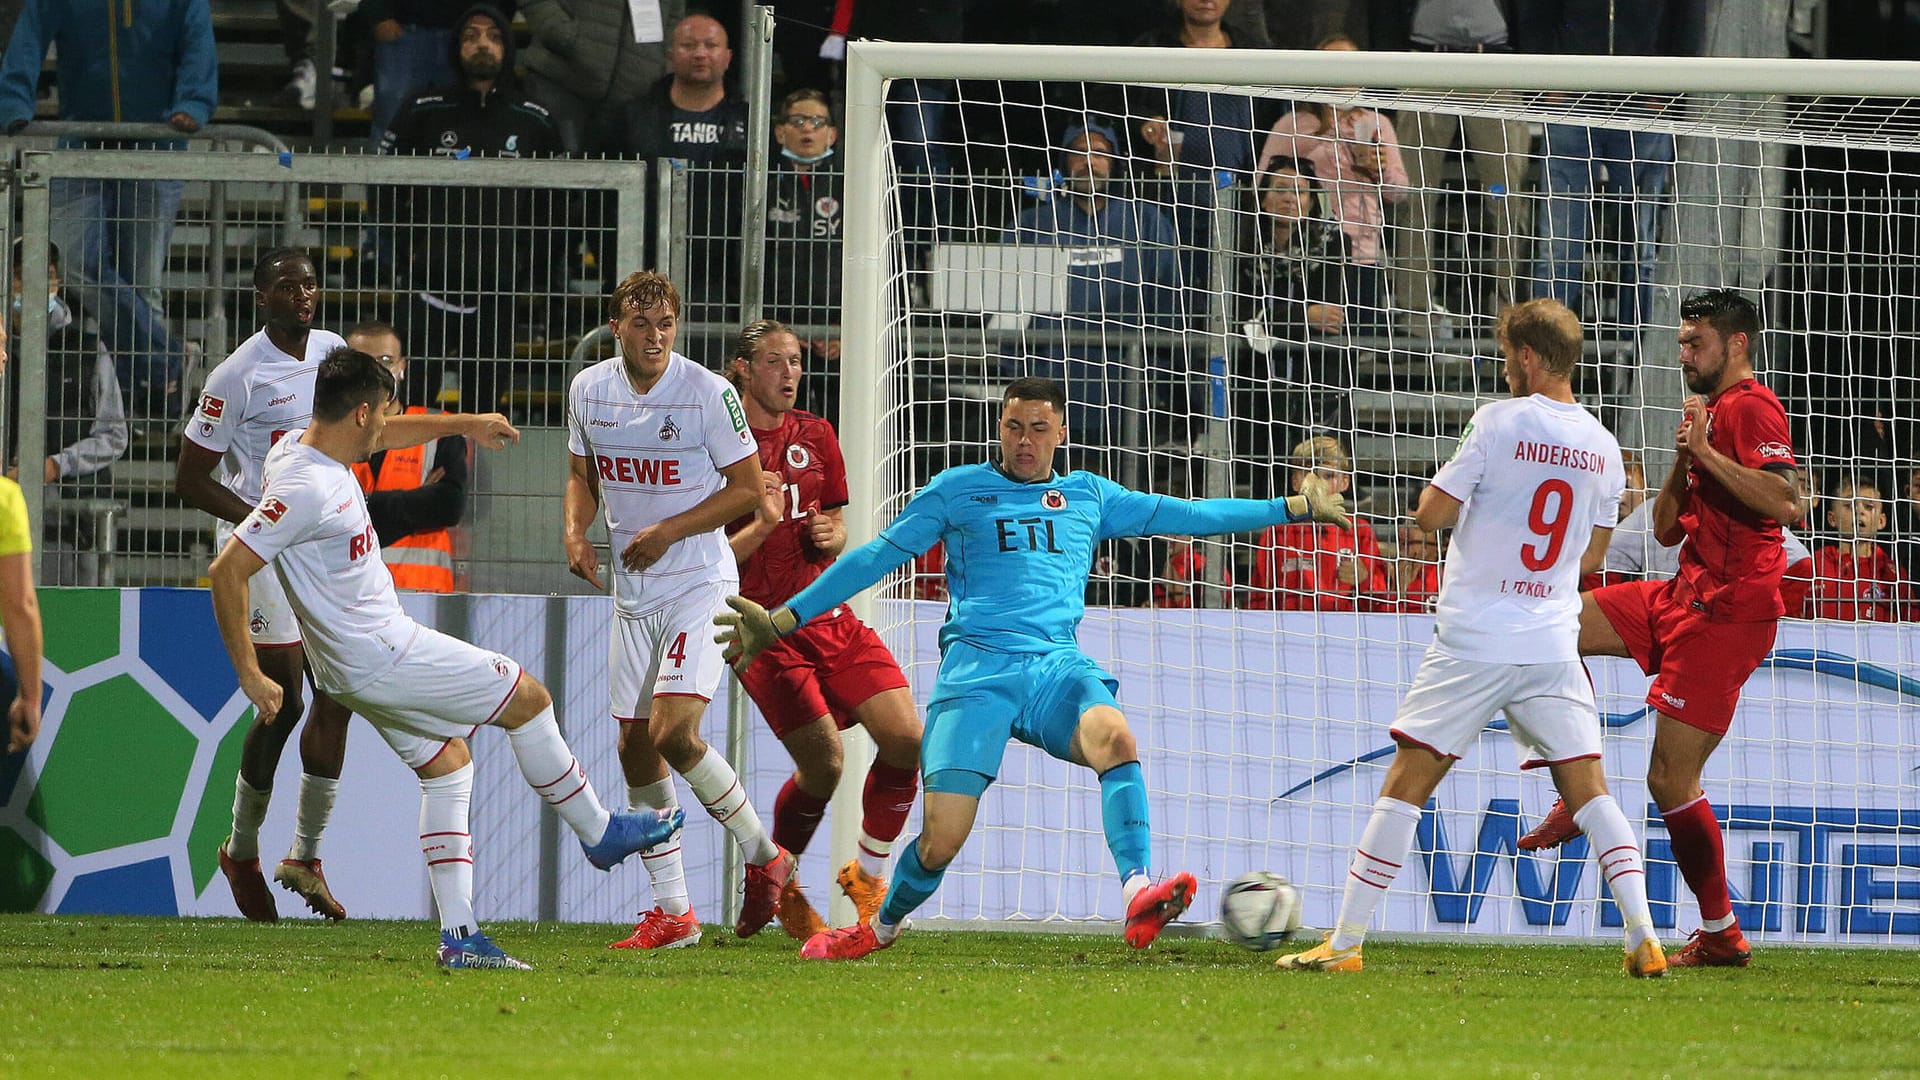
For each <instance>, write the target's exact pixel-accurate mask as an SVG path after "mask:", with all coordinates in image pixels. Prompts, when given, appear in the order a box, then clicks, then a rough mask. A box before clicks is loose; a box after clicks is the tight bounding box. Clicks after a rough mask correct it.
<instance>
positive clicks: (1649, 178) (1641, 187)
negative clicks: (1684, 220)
mask: <svg viewBox="0 0 1920 1080" xmlns="http://www.w3.org/2000/svg"><path fill="white" fill-rule="evenodd" d="M1519 15H1520V37H1521V40H1523V41H1525V42H1526V43H1527V49H1528V51H1529V52H1536V53H1556V54H1567V53H1574V54H1587V55H1610V56H1698V55H1700V53H1701V52H1702V44H1703V41H1704V35H1705V20H1706V15H1705V0H1530V2H1529V3H1526V4H1523V5H1521V8H1520V12H1519ZM1664 104H1665V102H1664V100H1663V99H1659V98H1654V97H1646V98H1641V99H1638V100H1637V102H1634V103H1629V105H1628V106H1626V107H1627V108H1636V107H1637V108H1638V109H1640V110H1641V111H1643V112H1645V113H1648V114H1651V113H1654V112H1657V111H1658V110H1660V109H1661V108H1663V107H1664ZM1544 153H1545V157H1546V161H1545V164H1544V166H1543V167H1542V173H1541V174H1542V187H1543V188H1544V194H1545V195H1546V198H1545V199H1543V200H1541V202H1540V220H1539V224H1538V226H1537V232H1538V235H1539V238H1540V245H1541V247H1540V249H1539V257H1538V260H1537V267H1536V269H1535V272H1534V282H1533V294H1534V295H1535V296H1552V297H1554V298H1555V299H1557V300H1559V301H1560V302H1561V303H1564V304H1566V305H1567V306H1568V307H1569V308H1572V309H1573V310H1574V312H1575V313H1576V314H1579V315H1580V316H1581V321H1582V322H1583V323H1586V324H1587V325H1589V326H1596V325H1604V323H1603V320H1602V318H1601V317H1600V315H1599V313H1598V312H1593V313H1588V312H1585V311H1583V310H1582V308H1581V303H1580V301H1581V294H1582V291H1583V290H1582V285H1583V283H1584V280H1585V276H1586V261H1587V248H1588V236H1587V230H1588V228H1589V221H1590V219H1591V218H1592V217H1593V216H1594V213H1595V206H1594V205H1592V204H1593V197H1594V194H1595V193H1596V191H1605V193H1606V195H1607V199H1606V200H1605V201H1604V202H1603V203H1601V204H1599V205H1600V206H1602V207H1606V208H1619V212H1620V214H1621V216H1622V217H1623V218H1624V219H1625V220H1623V221H1621V222H1620V223H1619V224H1618V226H1617V227H1616V228H1615V229H1614V230H1613V233H1614V235H1615V236H1617V237H1619V241H1618V251H1619V257H1618V263H1619V268H1618V270H1617V272H1616V273H1615V274H1614V275H1613V276H1611V277H1609V276H1607V275H1605V274H1601V275H1596V277H1597V278H1598V279H1599V280H1602V281H1611V282H1615V283H1616V284H1617V287H1615V288H1612V289H1608V290H1605V291H1607V292H1611V293H1613V295H1614V297H1615V299H1616V304H1615V313H1614V320H1613V323H1614V326H1613V328H1612V329H1613V331H1614V332H1615V333H1625V334H1627V335H1630V336H1631V335H1637V333H1638V332H1639V329H1640V327H1641V326H1642V325H1643V324H1644V323H1645V322H1646V319H1647V316H1648V314H1649V306H1650V305H1651V303H1652V300H1653V278H1654V263H1655V259H1656V255H1657V249H1656V247H1655V241H1656V238H1657V229H1658V224H1659V216H1660V206H1661V203H1663V202H1664V201H1665V196H1666V191H1667V185H1668V183H1669V182H1670V181H1671V179H1672V174H1673V136H1672V135H1670V134H1667V133H1664V132H1657V131H1646V130H1629V129H1626V128H1595V127H1584V126H1581V125H1578V124H1548V125H1547V132H1546V141H1545V145H1544Z"/></svg>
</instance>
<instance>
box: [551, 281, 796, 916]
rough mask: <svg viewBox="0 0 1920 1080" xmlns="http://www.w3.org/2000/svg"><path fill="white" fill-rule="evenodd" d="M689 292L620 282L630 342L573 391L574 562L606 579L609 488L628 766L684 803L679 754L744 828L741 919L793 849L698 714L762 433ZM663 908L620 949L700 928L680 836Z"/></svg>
mask: <svg viewBox="0 0 1920 1080" xmlns="http://www.w3.org/2000/svg"><path fill="white" fill-rule="evenodd" d="M679 316H680V294H679V292H678V291H677V290H676V289H675V288H674V287H673V283H672V282H670V281H668V280H667V279H666V278H665V277H662V276H661V275H659V274H656V273H653V272H651V271H636V272H634V273H633V274H630V275H628V276H627V278H626V280H624V281H622V282H621V283H620V285H619V287H618V288H616V289H614V291H613V299H612V303H611V304H610V306H609V309H608V319H609V325H610V326H611V328H612V330H613V334H614V336H615V338H617V339H618V340H619V342H620V355H619V356H615V357H613V358H612V359H609V360H606V361H603V362H601V363H599V364H596V365H594V366H593V367H590V368H588V369H587V370H585V371H583V372H581V373H580V374H579V375H578V376H577V377H575V378H574V380H573V386H572V389H571V390H570V392H569V394H568V399H567V426H568V430H567V450H568V452H569V458H568V475H567V486H566V502H565V507H566V511H565V512H566V549H567V566H568V569H570V570H572V571H573V572H574V573H575V574H577V575H579V576H580V577H581V578H584V579H585V580H587V581H589V582H591V583H592V584H593V586H594V587H595V588H599V589H604V588H605V586H604V585H602V584H601V583H600V561H599V558H598V556H596V555H595V553H594V550H593V545H592V543H590V542H589V541H588V540H587V528H588V526H590V525H591V524H592V523H593V520H594V517H595V516H596V515H597V514H598V512H599V509H600V504H601V502H602V501H603V500H604V501H605V503H606V509H607V532H608V535H609V537H610V539H611V542H612V548H613V550H614V551H615V552H617V553H618V558H617V560H616V565H615V566H614V567H613V595H614V604H613V607H614V620H613V633H612V635H611V642H610V645H609V648H608V655H607V688H608V690H609V696H610V698H611V701H610V709H611V711H612V713H613V716H614V719H615V720H616V721H618V722H619V725H620V742H619V750H620V765H621V768H622V770H623V771H624V772H625V773H626V779H627V795H628V799H629V802H630V805H631V806H632V807H635V808H639V807H651V808H653V809H657V810H667V809H671V808H673V807H675V806H677V805H678V801H679V800H678V797H677V796H676V795H675V793H674V788H673V778H672V777H671V776H669V775H668V773H667V766H668V765H672V766H673V770H674V771H675V772H677V773H679V774H680V775H681V776H682V777H683V778H685V780H686V782H687V786H688V787H690V788H692V789H693V794H694V797H695V798H697V799H699V800H700V803H701V805H702V806H705V807H706V808H707V812H708V813H709V814H712V815H713V818H714V820H716V821H718V822H720V823H721V824H722V825H724V826H726V828H727V831H728V832H729V833H731V834H732V835H733V838H734V839H735V840H736V841H738V842H739V844H740V846H741V849H742V851H743V852H744V854H745V857H746V862H747V880H746V892H745V896H744V898H743V902H742V903H741V907H740V919H739V921H738V922H737V923H736V924H735V925H734V930H735V931H736V932H737V933H738V934H739V935H740V936H741V937H751V936H752V935H754V934H756V933H759V932H760V929H761V928H762V927H764V926H766V924H767V922H768V920H770V919H772V918H773V912H774V907H775V905H776V903H777V902H778V900H779V896H780V889H781V886H783V885H784V884H786V880H787V878H788V876H790V875H791V874H792V872H793V857H792V856H791V855H789V854H788V853H787V852H785V851H783V850H781V849H780V848H779V846H778V845H776V844H775V843H774V842H773V840H772V839H771V838H770V837H769V836H768V835H767V831H766V830H765V829H764V828H762V826H761V824H760V815H759V814H758V813H756V812H755V811H754V808H753V804H752V803H751V802H749V801H748V800H747V794H746V788H745V786H744V785H742V784H741V783H740V778H739V777H738V776H736V775H735V774H734V771H733V767H732V766H731V765H729V764H728V763H727V759H726V758H724V757H722V756H721V755H720V753H719V752H718V751H716V750H714V749H713V748H712V747H711V746H708V745H707V743H706V741H705V740H704V739H702V738H701V737H700V716H701V713H702V712H704V711H705V710H706V707H707V703H708V702H709V701H712V700H713V694H714V691H715V690H716V689H717V688H718V687H719V685H720V677H721V675H722V673H723V672H724V671H725V670H726V662H725V661H724V660H723V659H722V658H721V652H722V650H721V648H720V646H719V645H717V644H716V643H715V642H714V641H713V632H712V625H713V617H714V615H715V614H717V613H718V612H721V611H724V610H726V598H727V597H728V596H729V595H731V594H732V593H733V592H735V591H737V589H738V587H739V580H740V575H739V570H738V569H737V567H736V565H735V562H734V558H733V551H732V549H731V548H730V547H729V546H728V544H727V536H726V532H725V526H726V524H727V523H728V522H730V521H732V520H734V519H735V518H737V517H740V516H742V515H744V514H750V513H752V512H753V510H754V507H756V506H757V505H759V502H760V489H761V481H760V458H759V446H758V444H757V443H756V442H755V440H754V437H753V433H752V432H751V431H749V430H748V428H747V416H746V413H745V411H744V410H743V409H742V408H741V406H740V398H739V394H738V392H737V391H735V390H734V388H733V386H732V384H730V383H728V382H727V381H726V380H725V379H723V378H721V377H720V376H719V375H718V374H716V373H714V372H711V371H708V370H707V369H705V368H703V367H701V366H700V365H698V364H695V363H694V362H693V361H691V360H688V359H687V358H686V357H684V356H681V355H679V354H678V353H675V352H674V351H673V340H674V335H675V333H676V332H677V330H678V324H679ZM641 858H642V861H643V862H644V864H645V865H646V868H647V874H648V877H649V878H650V879H651V881H652V883H653V898H654V903H655V905H656V906H655V907H654V908H653V910H651V911H646V912H643V913H641V916H640V920H639V922H638V923H637V924H636V925H635V926H634V930H633V933H632V935H630V936H629V937H628V938H627V939H626V940H624V941H620V942H616V943H615V945H614V948H648V949H651V948H677V947H680V946H684V945H692V944H695V943H697V942H698V941H699V940H700V924H699V921H698V920H697V919H695V918H694V915H693V911H692V907H691V905H690V904H689V903H688V901H687V886H686V874H685V871H684V869H683V867H682V862H681V855H680V838H679V837H678V836H675V837H673V838H671V839H670V840H668V841H667V842H666V843H664V844H662V845H660V846H659V847H658V848H656V849H654V850H651V851H647V852H644V853H643V854H642V856H641Z"/></svg>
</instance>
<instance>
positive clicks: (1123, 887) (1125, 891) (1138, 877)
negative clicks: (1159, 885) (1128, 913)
mask: <svg viewBox="0 0 1920 1080" xmlns="http://www.w3.org/2000/svg"><path fill="white" fill-rule="evenodd" d="M1151 884H1153V879H1152V878H1149V877H1148V876H1147V875H1145V874H1135V875H1133V876H1132V877H1130V878H1128V879H1127V880H1125V881H1123V882H1121V883H1120V910H1121V911H1125V910H1127V909H1128V908H1130V907H1132V906H1133V898H1134V897H1135V896H1138V895H1139V894H1140V890H1142V889H1144V888H1146V887H1147V886H1149V885H1151Z"/></svg>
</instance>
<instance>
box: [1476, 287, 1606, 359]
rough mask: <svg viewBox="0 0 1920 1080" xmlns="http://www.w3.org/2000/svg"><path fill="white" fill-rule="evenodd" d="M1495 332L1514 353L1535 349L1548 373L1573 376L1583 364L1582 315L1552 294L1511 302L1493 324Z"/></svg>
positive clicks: (1505, 346) (1535, 353)
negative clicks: (1516, 302)
mask: <svg viewBox="0 0 1920 1080" xmlns="http://www.w3.org/2000/svg"><path fill="white" fill-rule="evenodd" d="M1494 334H1495V336H1497V337H1498V338H1499V340H1500V344H1501V347H1503V348H1506V349H1509V350H1511V351H1513V352H1516V353H1517V352H1519V351H1520V350H1521V349H1532V350H1533V353H1534V355H1535V356H1538V357H1539V358H1540V366H1541V367H1544V368H1545V369H1546V370H1547V374H1549V375H1553V376H1556V377H1558V378H1562V379H1568V378H1572V377H1573V369H1574V368H1576V367H1579V366H1580V353H1581V349H1582V348H1583V336H1584V335H1583V332H1582V331H1581V329H1580V317H1579V316H1577V315H1575V314H1574V313H1573V312H1572V311H1571V310H1569V309H1568V308H1567V305H1565V304H1563V303H1561V302H1560V301H1558V300H1555V299H1554V298H1553V297H1551V296H1539V297H1535V298H1534V299H1532V300H1527V301H1524V302H1522V303H1518V304H1510V305H1508V306H1507V307H1506V308H1505V309H1504V310H1503V311H1501V312H1500V319H1499V321H1498V322H1496V323H1495V324H1494Z"/></svg>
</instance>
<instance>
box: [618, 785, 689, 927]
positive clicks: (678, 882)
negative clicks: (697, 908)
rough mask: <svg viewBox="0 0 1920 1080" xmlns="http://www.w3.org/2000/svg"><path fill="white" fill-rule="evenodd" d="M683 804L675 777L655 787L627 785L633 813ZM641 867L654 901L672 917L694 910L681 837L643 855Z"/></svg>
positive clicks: (677, 836)
mask: <svg viewBox="0 0 1920 1080" xmlns="http://www.w3.org/2000/svg"><path fill="white" fill-rule="evenodd" d="M679 805H680V796H679V793H678V792H676V791H675V790H674V787H673V777H671V776H669V777H667V778H666V779H664V780H657V781H655V782H654V783H651V784H639V785H633V784H629V785H627V806H628V807H629V808H630V809H633V810H672V809H674V808H676V807H678V806H679ZM640 865H641V866H644V867H646V868H647V880H648V881H649V882H651V883H652V884H653V902H654V903H656V904H658V905H660V910H661V911H664V912H666V913H667V914H669V915H685V914H686V913H687V912H689V911H692V910H693V904H692V903H691V902H689V901H688V899H687V868H686V864H685V863H684V862H683V861H682V860H681V858H680V834H679V833H677V832H676V833H674V834H673V835H672V836H669V837H667V838H666V839H665V840H662V841H660V842H659V843H657V844H655V845H653V846H652V847H650V848H648V849H646V850H645V851H642V852H641V853H640Z"/></svg>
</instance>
